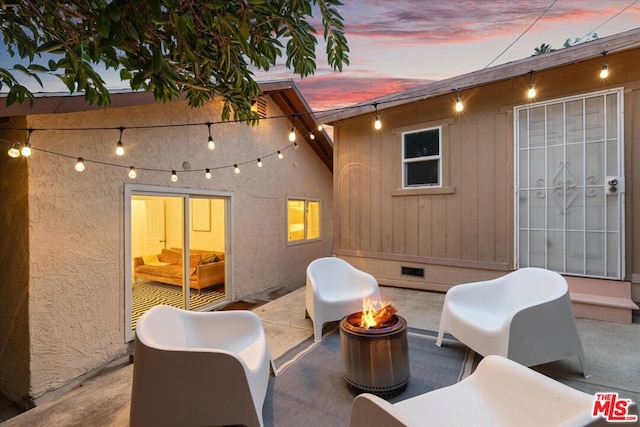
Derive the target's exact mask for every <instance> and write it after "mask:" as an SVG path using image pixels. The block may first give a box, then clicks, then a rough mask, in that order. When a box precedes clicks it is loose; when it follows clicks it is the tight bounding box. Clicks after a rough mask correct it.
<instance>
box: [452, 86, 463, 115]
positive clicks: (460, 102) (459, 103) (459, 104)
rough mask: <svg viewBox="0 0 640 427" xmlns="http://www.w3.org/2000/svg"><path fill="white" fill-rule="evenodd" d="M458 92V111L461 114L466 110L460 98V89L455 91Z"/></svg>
mask: <svg viewBox="0 0 640 427" xmlns="http://www.w3.org/2000/svg"><path fill="white" fill-rule="evenodd" d="M454 90H455V92H456V111H457V112H458V113H459V112H461V111H462V110H463V109H464V105H462V99H461V98H460V91H459V90H458V89H454Z"/></svg>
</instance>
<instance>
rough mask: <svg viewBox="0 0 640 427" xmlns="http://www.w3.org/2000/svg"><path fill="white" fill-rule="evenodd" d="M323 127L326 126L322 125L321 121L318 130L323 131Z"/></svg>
mask: <svg viewBox="0 0 640 427" xmlns="http://www.w3.org/2000/svg"><path fill="white" fill-rule="evenodd" d="M322 129H324V126H323V125H322V123H320V124H319V125H318V130H319V131H320V132H322Z"/></svg>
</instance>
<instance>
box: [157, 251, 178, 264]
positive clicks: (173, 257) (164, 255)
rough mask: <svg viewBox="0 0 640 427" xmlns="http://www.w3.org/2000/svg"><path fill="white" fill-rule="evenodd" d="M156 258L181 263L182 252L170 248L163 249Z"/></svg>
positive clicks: (170, 262) (171, 262)
mask: <svg viewBox="0 0 640 427" xmlns="http://www.w3.org/2000/svg"><path fill="white" fill-rule="evenodd" d="M158 259H159V260H160V261H162V262H168V263H169V264H175V265H180V264H182V254H181V253H180V252H178V251H173V250H171V249H163V250H162V252H161V253H160V256H159V257H158Z"/></svg>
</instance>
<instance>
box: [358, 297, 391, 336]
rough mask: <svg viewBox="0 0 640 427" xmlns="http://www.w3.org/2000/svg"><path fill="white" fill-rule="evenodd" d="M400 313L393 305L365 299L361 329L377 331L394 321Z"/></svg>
mask: <svg viewBox="0 0 640 427" xmlns="http://www.w3.org/2000/svg"><path fill="white" fill-rule="evenodd" d="M396 311H398V309H397V308H396V306H394V305H393V304H391V303H387V302H381V301H375V300H372V299H369V298H367V299H365V300H364V301H362V317H361V319H360V325H359V326H360V327H361V328H364V329H375V328H382V327H385V326H386V323H388V322H390V321H392V320H393V315H394V314H395V312H396Z"/></svg>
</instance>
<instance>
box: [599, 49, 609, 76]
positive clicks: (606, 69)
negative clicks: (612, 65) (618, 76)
mask: <svg viewBox="0 0 640 427" xmlns="http://www.w3.org/2000/svg"><path fill="white" fill-rule="evenodd" d="M606 59H607V51H606V50H603V51H602V69H601V70H600V78H601V79H606V78H607V77H609V66H608V65H607V61H606Z"/></svg>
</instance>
